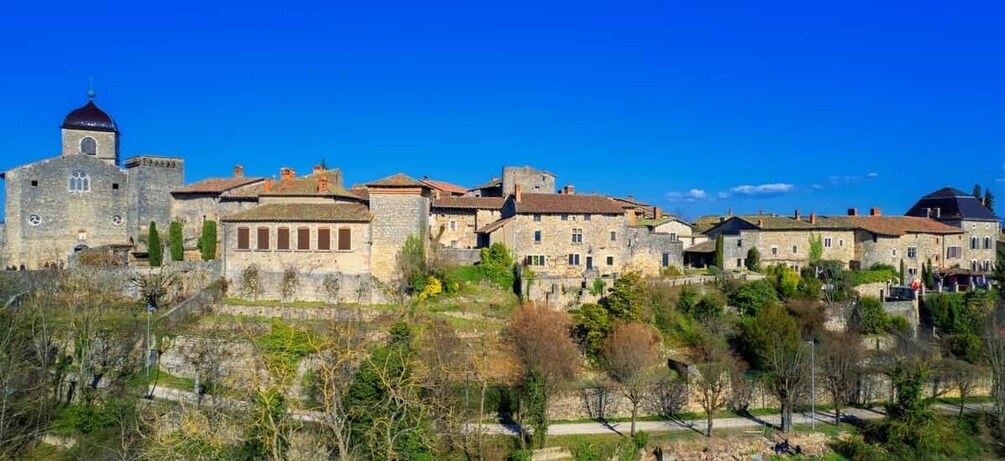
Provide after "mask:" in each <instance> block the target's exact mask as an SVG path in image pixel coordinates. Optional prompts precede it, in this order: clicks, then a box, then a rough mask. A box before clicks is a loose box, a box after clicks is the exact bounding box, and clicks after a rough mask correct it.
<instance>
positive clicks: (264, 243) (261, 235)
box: [258, 227, 269, 250]
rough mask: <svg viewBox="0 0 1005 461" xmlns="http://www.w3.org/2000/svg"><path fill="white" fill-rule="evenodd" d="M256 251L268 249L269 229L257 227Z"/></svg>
mask: <svg viewBox="0 0 1005 461" xmlns="http://www.w3.org/2000/svg"><path fill="white" fill-rule="evenodd" d="M258 249H259V250H268V249H269V228H268V227H259V228H258Z"/></svg>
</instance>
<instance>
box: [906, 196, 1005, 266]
mask: <svg viewBox="0 0 1005 461" xmlns="http://www.w3.org/2000/svg"><path fill="white" fill-rule="evenodd" d="M905 214H906V215H907V216H916V217H923V218H931V219H934V220H936V221H939V222H941V223H944V224H947V225H950V226H953V227H956V228H958V229H960V230H962V231H963V232H964V234H963V235H962V236H960V237H961V238H960V240H961V241H962V242H960V244H959V245H958V246H959V247H960V249H959V250H955V249H954V250H953V252H954V253H953V256H955V258H954V259H957V260H958V261H955V262H956V264H954V265H953V266H951V267H959V268H962V269H969V270H970V271H973V272H975V273H979V274H987V273H989V272H991V271H992V270H993V268H994V262H995V259H996V257H997V255H996V253H995V252H996V249H995V241H997V240H998V238H999V236H1000V233H1001V220H1000V219H999V218H998V217H997V216H995V215H994V213H992V212H991V210H989V209H988V208H987V207H986V206H984V203H982V201H981V200H979V199H977V198H976V197H974V196H973V195H970V194H967V193H965V192H963V191H961V190H959V189H954V188H952V187H944V188H942V189H939V190H937V191H935V192H932V193H930V194H928V195H926V196H924V197H922V198H921V199H920V200H918V202H917V203H915V204H914V206H912V207H911V209H910V210H908V211H907V213H905Z"/></svg>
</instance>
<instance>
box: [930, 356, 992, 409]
mask: <svg viewBox="0 0 1005 461" xmlns="http://www.w3.org/2000/svg"><path fill="white" fill-rule="evenodd" d="M981 372H982V370H981V367H978V366H977V365H974V364H972V363H970V362H967V361H964V360H957V359H943V360H941V361H940V362H939V364H938V369H937V373H938V374H939V375H941V376H942V378H944V379H946V380H947V381H949V383H950V385H952V386H953V388H955V389H956V391H957V392H959V394H960V416H963V410H964V406H965V404H966V400H967V396H970V395H973V392H974V390H976V389H977V386H978V385H979V384H980V378H981V374H982V373H981Z"/></svg>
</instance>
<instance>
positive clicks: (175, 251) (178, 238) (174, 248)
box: [168, 221, 185, 261]
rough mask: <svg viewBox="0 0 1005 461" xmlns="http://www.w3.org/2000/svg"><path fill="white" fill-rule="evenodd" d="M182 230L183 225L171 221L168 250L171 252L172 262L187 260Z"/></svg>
mask: <svg viewBox="0 0 1005 461" xmlns="http://www.w3.org/2000/svg"><path fill="white" fill-rule="evenodd" d="M181 230H182V228H181V223H180V222H178V221H171V225H170V226H168V248H170V250H171V260H172V261H182V260H184V259H185V245H184V242H183V241H182V235H181Z"/></svg>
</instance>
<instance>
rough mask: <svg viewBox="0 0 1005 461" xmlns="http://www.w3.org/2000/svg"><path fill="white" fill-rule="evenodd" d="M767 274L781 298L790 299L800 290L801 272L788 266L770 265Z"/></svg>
mask: <svg viewBox="0 0 1005 461" xmlns="http://www.w3.org/2000/svg"><path fill="white" fill-rule="evenodd" d="M767 275H768V280H770V281H771V284H772V285H773V286H774V288H775V291H776V292H777V293H778V297H779V298H781V299H789V298H791V297H793V296H795V295H796V293H798V292H799V281H800V277H799V274H798V273H797V272H796V271H794V270H792V269H790V268H789V267H788V266H785V265H782V264H775V265H772V266H771V267H768V270H767Z"/></svg>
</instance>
